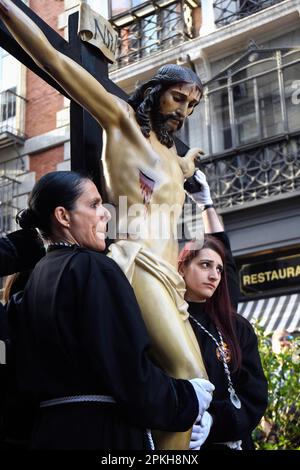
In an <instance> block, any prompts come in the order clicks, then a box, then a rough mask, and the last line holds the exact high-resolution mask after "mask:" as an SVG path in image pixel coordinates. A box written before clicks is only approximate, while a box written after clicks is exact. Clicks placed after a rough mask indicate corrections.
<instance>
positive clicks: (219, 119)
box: [190, 46, 300, 208]
mask: <svg viewBox="0 0 300 470" xmlns="http://www.w3.org/2000/svg"><path fill="white" fill-rule="evenodd" d="M297 77H300V49H281V50H273V49H270V50H264V49H258V48H256V47H254V46H252V47H251V48H250V49H249V50H248V51H247V53H246V54H244V56H242V57H241V58H240V59H239V60H238V61H236V62H234V63H233V64H231V65H230V66H229V67H228V68H227V69H225V70H224V71H222V72H220V73H219V74H218V75H217V76H216V77H214V78H213V79H212V80H210V81H209V82H208V83H207V84H206V85H205V90H204V99H203V100H202V102H201V104H200V106H199V110H198V111H196V112H197V115H196V117H195V119H194V120H191V123H190V126H191V125H192V126H194V133H195V135H197V136H198V139H199V134H200V132H201V135H202V138H201V146H202V147H203V148H204V149H205V150H208V154H209V157H207V158H206V159H204V160H203V165H204V169H205V173H206V175H207V177H208V180H209V183H210V185H211V189H212V192H213V195H214V201H215V203H216V205H217V206H218V207H220V208H229V207H234V206H237V205H240V204H244V203H246V202H252V201H258V200H262V199H265V198H269V197H273V196H274V197H275V196H278V195H280V194H284V193H288V192H291V191H295V190H299V189H300V79H297ZM199 123H200V128H199ZM201 126H202V127H201ZM190 143H191V144H192V145H195V144H196V145H197V142H190ZM198 145H199V142H198Z"/></svg>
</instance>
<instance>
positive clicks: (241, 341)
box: [179, 171, 268, 450]
mask: <svg viewBox="0 0 300 470" xmlns="http://www.w3.org/2000/svg"><path fill="white" fill-rule="evenodd" d="M197 179H198V182H199V184H201V187H202V191H201V192H199V193H196V195H195V194H194V195H193V196H192V197H193V198H194V199H195V200H196V201H197V202H198V203H201V204H203V205H204V211H203V223H204V229H205V234H206V235H205V242H204V246H203V247H202V249H206V250H207V249H208V250H212V251H215V253H217V254H218V255H220V256H219V260H220V259H221V258H222V262H223V264H224V266H223V268H224V271H223V273H222V272H220V273H219V274H218V273H217V272H213V263H212V267H211V274H210V277H209V276H207V278H206V279H204V284H205V282H206V283H211V284H217V283H218V282H219V281H220V284H219V286H217V288H216V289H215V290H213V289H211V291H210V292H207V291H206V292H205V287H204V292H203V280H201V283H200V281H199V283H198V284H197V279H196V277H197V272H196V271H193V278H192V280H191V276H190V275H189V273H188V272H187V269H188V267H189V266H190V264H191V263H192V262H194V263H196V264H198V265H199V266H200V265H201V263H203V260H202V259H200V258H201V256H199V255H200V253H201V251H202V249H201V250H189V249H188V248H189V247H185V248H184V250H183V251H182V252H181V254H180V256H179V260H180V261H179V270H180V271H181V272H182V274H183V276H184V277H185V281H186V285H187V293H186V300H187V301H188V304H189V313H190V318H191V320H190V321H191V325H192V327H193V330H194V332H195V335H196V337H197V339H198V342H199V346H200V349H201V353H202V356H203V359H204V363H205V366H206V370H207V373H208V377H209V380H210V381H211V382H212V383H213V384H214V385H215V391H214V396H213V400H212V402H211V405H210V408H209V409H208V413H209V414H210V415H211V416H212V420H211V419H210V418H208V420H207V422H206V430H205V432H206V435H207V436H208V437H207V438H206V439H205V441H204V440H203V435H204V428H205V425H204V426H203V428H202V429H201V428H200V427H199V424H196V425H195V426H194V432H193V434H194V435H193V437H192V441H191V448H198V447H199V445H201V449H204V450H205V449H206V450H225V449H230V447H231V448H236V449H237V448H241V449H242V450H249V449H254V445H253V441H252V438H251V433H252V431H253V430H254V428H255V427H256V426H257V424H258V423H259V421H260V419H261V418H262V416H263V414H264V412H265V410H266V406H267V401H268V391H267V381H266V378H265V375H264V372H263V369H262V365H261V361H260V357H259V352H258V345H257V337H256V334H255V332H254V330H253V327H252V326H251V324H250V323H249V322H248V320H246V319H245V318H243V317H242V316H241V315H238V314H236V313H235V312H236V310H237V306H238V300H239V295H240V292H239V285H238V278H237V270H236V266H235V263H234V260H233V257H232V253H231V248H230V243H229V239H228V237H227V235H226V234H225V233H224V228H223V225H222V224H221V222H220V220H219V218H218V215H217V213H216V211H215V209H214V207H213V204H212V200H211V198H210V191H209V186H208V184H207V182H206V178H205V175H204V174H203V173H202V172H200V171H199V172H197ZM208 234H210V235H208ZM207 235H208V236H207ZM207 254H208V255H209V256H210V255H211V254H212V253H211V252H210V251H206V254H205V257H207ZM198 258H199V259H198ZM211 258H213V256H211ZM205 269H210V266H209V263H206V264H205ZM224 277H225V278H226V282H224V281H225V279H224ZM196 284H197V287H195V286H196ZM220 288H222V289H223V291H226V299H225V298H224V297H223V298H222V301H223V302H221V300H220V299H221V296H220ZM214 296H215V299H218V300H215V302H214V303H212V298H213V297H214ZM224 300H226V301H227V302H224ZM228 301H230V302H229V304H228ZM230 303H231V305H230ZM218 307H219V309H220V312H219V315H223V322H222V323H220V316H214V317H213V315H212V312H213V310H215V312H214V314H215V313H216V309H217V308H218ZM226 308H227V309H228V310H226ZM221 312H222V313H221ZM199 324H200V325H201V326H199ZM217 327H218V329H219V330H222V331H223V337H224V341H225V343H227V351H225V352H226V354H227V357H228V358H230V360H229V362H228V363H227V364H228V367H229V371H230V375H231V380H232V383H233V388H234V390H235V392H236V395H237V397H238V399H239V400H240V403H241V407H240V408H237V407H235V406H234V404H233V403H232V401H231V397H230V394H229V392H228V386H229V383H228V378H227V375H226V373H225V371H224V364H223V361H222V355H221V354H220V352H219V351H218V348H217V345H216V343H215V341H214V340H213V339H212V337H211V336H209V334H208V333H210V334H211V335H212V336H213V337H214V338H215V339H216V340H217V341H218V342H219V343H220V337H219V334H218V330H217ZM205 330H206V331H205ZM225 335H227V337H226V336H225ZM233 338H234V339H233ZM236 345H238V349H239V351H238V353H237V354H235V357H234V352H236V350H237V348H236ZM228 346H229V348H228ZM228 353H229V354H228ZM230 356H231V357H230ZM238 356H239V358H238ZM206 415H207V413H206ZM199 433H200V434H201V435H202V437H201V436H200V434H199ZM197 436H198V437H197ZM197 439H199V440H198V442H197ZM201 441H202V443H201ZM239 441H241V442H239Z"/></svg>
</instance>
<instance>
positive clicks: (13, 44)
mask: <svg viewBox="0 0 300 470" xmlns="http://www.w3.org/2000/svg"><path fill="white" fill-rule="evenodd" d="M13 2H14V3H15V4H16V5H17V6H18V7H19V8H20V9H21V10H23V11H24V12H25V13H26V14H27V15H28V16H29V18H31V19H32V20H33V21H34V22H35V23H36V24H37V25H38V27H39V28H40V29H41V30H42V31H43V33H44V34H45V36H46V37H47V39H48V40H49V42H50V43H51V44H52V45H53V46H54V47H55V48H56V49H57V50H58V51H60V52H61V53H62V54H65V55H67V56H68V57H70V58H71V59H73V60H74V61H76V62H77V63H78V64H80V65H81V66H83V67H84V68H85V69H86V70H88V71H89V72H90V73H91V74H92V75H93V76H94V77H95V78H96V79H97V80H98V81H99V82H100V83H101V84H102V86H104V88H105V89H106V90H107V91H109V92H110V93H113V94H115V95H117V96H119V97H120V98H122V99H124V100H125V101H126V100H127V95H126V93H125V92H124V91H123V90H122V89H121V88H119V87H118V86H117V85H116V84H115V83H114V82H112V81H111V80H109V78H108V64H107V59H106V58H105V56H104V55H103V54H102V52H101V51H100V50H98V49H96V48H95V47H94V46H91V45H90V44H87V43H85V42H83V41H81V40H80V39H79V37H78V36H77V29H78V28H77V26H78V13H73V14H72V15H70V16H69V42H67V41H66V40H65V39H64V38H62V37H61V36H60V35H59V34H58V33H57V32H56V31H54V30H53V29H52V28H51V27H50V26H49V25H48V24H47V23H45V21H43V20H42V19H41V18H40V17H39V16H38V15H37V14H36V13H34V12H33V11H32V10H31V9H30V8H29V7H27V6H26V5H25V4H24V3H23V2H22V1H21V0H13ZM0 46H1V47H2V48H3V49H5V50H6V51H7V52H9V53H10V54H11V55H12V56H14V57H15V58H16V59H17V60H19V61H20V62H21V63H22V64H24V65H25V66H26V67H28V68H29V69H30V70H32V71H33V72H34V73H36V74H37V75H38V76H39V77H41V78H42V79H43V80H45V82H47V83H48V84H49V85H51V86H52V87H53V88H55V89H56V90H58V91H59V92H60V93H62V94H63V95H64V96H65V97H67V98H69V99H70V100H71V101H70V103H71V104H70V141H71V169H72V170H75V171H76V170H83V171H86V172H87V173H88V174H89V175H90V176H92V178H93V180H94V182H95V184H96V186H97V187H98V189H99V192H100V193H101V194H102V197H103V200H104V202H106V200H107V197H106V194H105V190H104V188H105V186H104V181H103V173H102V165H101V153H102V129H101V127H100V126H99V124H98V122H97V121H96V120H95V119H94V118H93V117H92V116H91V115H90V114H89V113H88V112H87V111H86V110H85V109H83V108H82V107H81V106H79V105H78V104H77V103H75V102H74V101H73V100H72V99H71V98H70V96H69V95H68V94H67V93H66V92H65V90H63V89H62V88H61V87H60V85H58V83H57V82H56V81H55V80H53V78H51V77H50V76H49V75H48V74H47V73H46V72H44V71H43V70H42V69H41V68H39V67H38V65H36V63H35V62H34V61H33V60H32V59H31V57H30V56H29V55H28V54H27V53H26V52H25V51H24V50H23V49H22V47H21V46H20V45H19V44H18V43H17V41H16V40H15V39H14V38H13V37H12V36H11V34H10V33H9V32H8V30H7V29H6V27H5V26H4V24H3V23H2V22H1V21H0ZM175 143H176V148H177V152H178V154H179V155H184V154H185V153H186V151H187V150H188V147H187V146H186V145H185V144H184V143H183V142H181V141H180V140H179V139H175Z"/></svg>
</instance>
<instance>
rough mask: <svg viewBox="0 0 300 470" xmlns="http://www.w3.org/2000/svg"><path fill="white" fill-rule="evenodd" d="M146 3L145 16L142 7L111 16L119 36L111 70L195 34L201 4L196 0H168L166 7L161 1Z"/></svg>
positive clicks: (167, 47) (172, 45)
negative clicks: (195, 24)
mask: <svg viewBox="0 0 300 470" xmlns="http://www.w3.org/2000/svg"><path fill="white" fill-rule="evenodd" d="M147 3H149V5H147V7H148V10H147V12H148V13H147V14H144V15H142V10H140V12H139V10H133V11H131V12H130V13H129V14H128V15H127V16H124V15H123V16H121V17H116V18H112V19H111V22H112V24H113V25H114V27H115V28H116V30H117V31H118V35H119V45H118V51H117V60H116V64H115V65H114V66H112V69H115V68H120V67H124V66H126V65H129V64H131V63H133V62H136V61H138V60H141V59H143V58H145V57H147V56H149V54H153V53H156V52H160V51H163V50H166V49H169V48H171V47H174V46H176V45H177V44H181V43H182V42H184V41H187V40H188V39H192V38H193V37H195V34H196V32H195V31H194V23H193V10H194V8H195V7H197V5H198V2H197V1H193V2H192V3H191V1H190V0H189V1H188V0H180V1H178V0H177V1H169V2H167V1H166V2H163V6H159V3H158V2H147ZM143 11H145V10H143ZM126 18H128V20H126ZM126 21H127V23H126ZM124 22H125V23H126V24H124Z"/></svg>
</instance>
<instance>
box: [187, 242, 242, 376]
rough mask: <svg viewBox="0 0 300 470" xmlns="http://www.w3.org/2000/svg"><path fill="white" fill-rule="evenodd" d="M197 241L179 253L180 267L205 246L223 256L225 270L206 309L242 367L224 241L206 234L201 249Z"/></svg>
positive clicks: (236, 368)
mask: <svg viewBox="0 0 300 470" xmlns="http://www.w3.org/2000/svg"><path fill="white" fill-rule="evenodd" d="M195 243H196V242H195V241H191V242H188V243H187V244H186V245H185V246H184V248H183V250H182V251H181V252H180V254H179V258H178V269H179V271H181V270H182V268H183V267H186V266H188V265H189V264H190V262H191V261H192V260H193V259H194V258H196V256H198V254H199V253H200V251H201V250H202V249H204V248H209V249H211V250H213V251H215V252H216V253H218V255H219V256H220V257H221V259H222V261H223V265H224V271H223V273H222V276H221V280H220V283H219V285H218V287H217V289H216V291H215V292H214V294H213V295H212V297H211V298H210V299H207V300H206V302H205V304H204V311H205V313H206V314H207V315H209V317H210V318H211V320H212V322H213V323H214V324H215V326H216V327H217V328H218V329H219V330H220V331H221V333H222V336H223V339H224V341H225V343H227V344H228V347H229V349H230V351H231V352H232V363H233V366H234V370H238V369H240V366H241V348H240V345H239V342H238V338H237V335H236V328H235V323H236V311H235V310H234V308H233V307H232V304H231V301H230V296H229V290H228V283H227V276H226V252H225V247H224V245H223V243H222V242H221V241H220V240H218V239H217V238H216V237H214V236H212V235H205V236H204V243H203V246H202V247H201V249H199V248H197V247H195Z"/></svg>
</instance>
